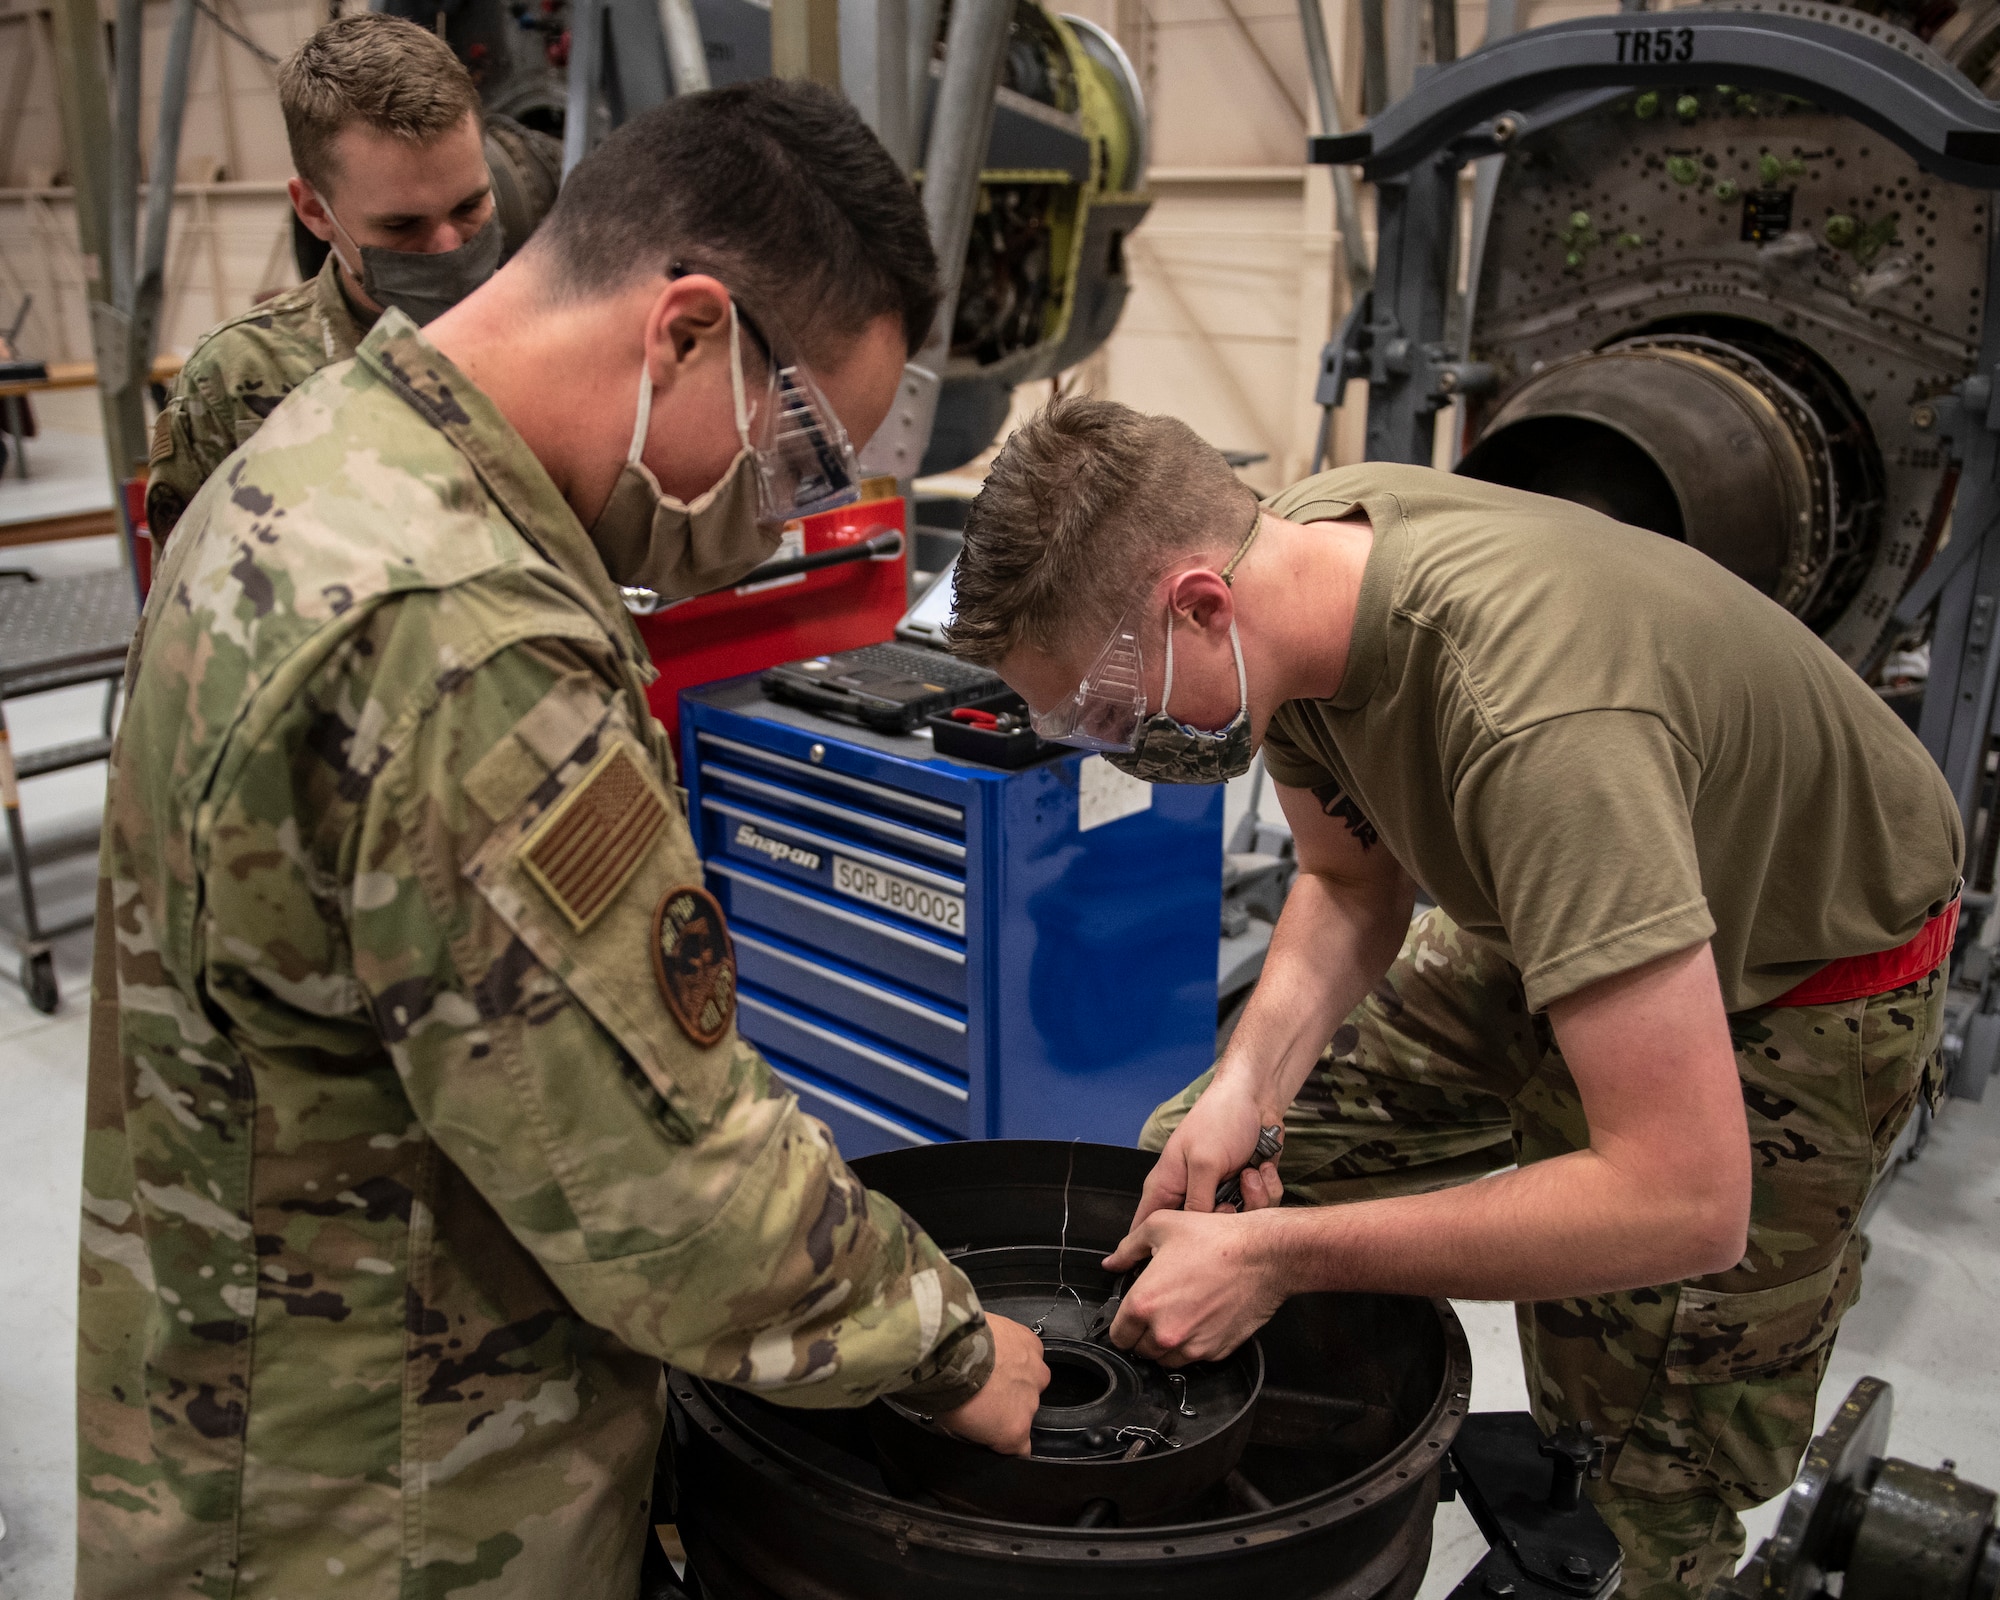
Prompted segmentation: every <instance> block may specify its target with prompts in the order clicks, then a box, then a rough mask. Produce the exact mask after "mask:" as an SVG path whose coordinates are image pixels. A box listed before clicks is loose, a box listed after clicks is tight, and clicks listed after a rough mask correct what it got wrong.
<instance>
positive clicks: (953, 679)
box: [761, 561, 1007, 733]
mask: <svg viewBox="0 0 2000 1600" xmlns="http://www.w3.org/2000/svg"><path fill="white" fill-rule="evenodd" d="M957 571H958V563H957V562H956V561H953V562H952V564H951V565H950V566H948V567H946V568H945V569H944V571H943V572H941V573H939V574H938V576H937V580H936V581H935V582H934V583H932V584H931V586H930V587H929V588H928V589H926V590H925V591H924V592H923V593H922V594H921V595H920V596H919V597H918V598H917V602H916V604H915V605H913V606H911V607H910V609H909V610H908V611H906V612H904V613H903V617H902V620H901V621H900V622H898V623H897V624H896V637H895V640H894V641H892V642H890V643H887V644H870V645H863V646H861V647H860V648H859V649H856V650H841V651H837V652H835V653H834V654H832V655H826V656H812V657H809V658H808V659H807V660H804V661H788V662H786V663H785V664H784V665H783V666H781V667H772V668H771V669H770V670H769V671H767V672H766V673H765V674H764V676H763V679H762V680H761V681H762V683H763V688H764V693H765V694H767V695H769V696H770V697H771V698H772V699H773V700H781V701H784V702H785V703H786V704H788V705H795V706H804V707H805V708H806V709H807V710H810V711H817V712H820V713H822V714H823V715H826V716H832V717H839V718H842V719H843V720H845V721H849V722H858V723H860V724H861V725H862V726H863V727H867V728H873V729H875V730H876V731H877V732H880V733H909V732H911V731H912V730H913V729H916V728H918V727H921V726H922V725H923V723H924V720H925V718H927V717H931V716H934V715H936V714H937V713H939V712H941V711H949V710H950V709H951V708H952V707H953V706H961V705H964V704H965V703H966V702H967V701H969V700H981V699H984V698H985V697H986V696H988V695H995V694H1002V693H1005V692H1006V688H1007V685H1006V684H1005V683H1004V682H1003V681H1002V680H1001V678H1000V675H999V674H998V673H996V672H994V671H992V670H990V669H989V668H986V667H975V666H973V665H972V664H971V663H969V662H965V661H960V660H958V659H956V658H955V657H953V656H951V655H948V654H947V653H946V652H945V648H944V630H945V629H946V628H947V627H948V626H949V625H950V623H951V614H952V599H953V584H954V582H955V579H956V574H957Z"/></svg>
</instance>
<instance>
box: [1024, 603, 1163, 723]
mask: <svg viewBox="0 0 2000 1600" xmlns="http://www.w3.org/2000/svg"><path fill="white" fill-rule="evenodd" d="M1155 581H1157V580H1155ZM1146 587H1147V591H1148V592H1149V593H1150V592H1151V590H1152V587H1153V586H1152V584H1151V583H1148V584H1147V586H1146ZM1138 609H1139V607H1138V606H1136V605H1135V606H1133V607H1131V608H1130V609H1128V610H1127V611H1126V613H1125V615H1124V616H1123V617H1121V618H1120V619H1119V622H1118V626H1117V627H1116V628H1114V629H1113V630H1112V632H1111V639H1110V642H1109V643H1107V644H1106V645H1105V647H1104V649H1103V650H1102V651H1101V652H1099V654H1098V657H1097V660H1096V661H1095V662H1093V663H1092V664H1091V668H1090V670H1089V671H1088V672H1086V673H1085V674H1084V675H1083V681H1082V682H1080V683H1079V684H1077V686H1076V693H1075V694H1073V695H1071V696H1070V697H1069V698H1068V699H1067V700H1064V701H1062V702H1061V703H1060V704H1058V705H1054V706H1051V707H1050V708H1049V709H1048V710H1047V711H1036V712H1034V713H1032V714H1031V715H1030V717H1029V721H1030V723H1031V724H1032V725H1033V727H1034V730H1035V732H1036V733H1038V734H1039V735H1041V737H1042V738H1044V739H1050V740H1053V741H1054V742H1055V743H1057V744H1067V745H1074V746H1075V747H1076V748H1077V749H1079V750H1130V749H1131V748H1132V743H1133V740H1134V739H1135V738H1136V737H1137V736H1138V732H1139V724H1140V723H1142V722H1144V721H1145V720H1146V662H1145V656H1144V654H1143V653H1142V652H1141V650H1140V648H1139V634H1138V631H1137V629H1136V628H1135V627H1134V626H1133V623H1132V615H1133V612H1134V611H1137V610H1138Z"/></svg>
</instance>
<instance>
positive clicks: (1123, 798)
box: [1076, 756, 1153, 833]
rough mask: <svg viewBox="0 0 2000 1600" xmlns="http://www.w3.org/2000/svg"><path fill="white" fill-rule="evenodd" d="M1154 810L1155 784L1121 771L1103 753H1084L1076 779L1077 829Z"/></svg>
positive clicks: (1082, 829)
mask: <svg viewBox="0 0 2000 1600" xmlns="http://www.w3.org/2000/svg"><path fill="white" fill-rule="evenodd" d="M1152 809H1153V786H1152V785H1151V784H1150V783H1146V782H1143V781H1142V780H1140V779H1138V778H1133V777H1129V776H1127V775H1126V774H1125V773H1122V772H1120V771H1119V770H1118V769H1117V768H1116V767H1114V766H1113V765H1112V764H1111V763H1110V762H1108V761H1106V760H1105V759H1104V757H1102V756H1085V757H1084V758H1083V768H1082V770H1081V771H1080V772H1078V773H1077V778H1076V831H1077V832H1078V833H1088V832H1090V830H1091V829H1092V828H1101V827H1103V826H1104V825H1105V823H1107V822H1116V821H1117V820H1118V819H1119V818H1120V817H1129V816H1132V815H1134V814H1135V813H1137V812H1140V811H1151V810H1152Z"/></svg>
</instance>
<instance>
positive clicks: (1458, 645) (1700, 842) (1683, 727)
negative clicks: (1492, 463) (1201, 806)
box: [1251, 462, 1963, 1011]
mask: <svg viewBox="0 0 2000 1600" xmlns="http://www.w3.org/2000/svg"><path fill="white" fill-rule="evenodd" d="M1356 506H1359V507H1361V508H1363V509H1364V510H1365V511H1366V512H1367V514H1368V518H1369V521H1370V522H1371V523H1372V524H1373V526H1374V548H1373V550H1372V551H1371V553H1370V555H1369V557H1368V566H1367V570H1366V573H1365V574H1364V576H1363V579H1362V584H1361V595H1360V602H1359V608H1358V612H1357V615H1356V618H1355V625H1354V638H1353V644H1352V646H1351V648H1350V651H1349V655H1348V662H1347V674H1346V677H1345V679H1344V680H1343V681H1342V683H1341V687H1340V692H1339V693H1338V694H1337V695H1335V696H1334V697H1333V698H1332V699H1330V700H1293V701H1289V702H1287V703H1286V704H1285V705H1283V706H1281V707H1279V709H1278V712H1277V714H1276V715H1275V716H1274V717H1273V718H1272V720H1271V725H1270V729H1269V731H1268V732H1267V733H1266V735H1265V739H1264V747H1263V748H1264V758H1265V761H1266V763H1267V765H1268V767H1269V770H1270V773H1271V776H1272V778H1273V779H1274V780H1275V781H1276V782H1278V783H1283V784H1290V785H1292V786H1294V787H1297V788H1303V789H1310V790H1313V791H1315V793H1316V794H1317V795H1318V797H1319V799H1320V802H1321V804H1322V805H1323V806H1325V807H1326V808H1327V809H1328V811H1329V813H1330V814H1333V815H1337V816H1341V817H1343V818H1344V819H1346V821H1347V822H1348V825H1349V827H1350V828H1352V829H1354V830H1355V831H1356V832H1357V833H1358V834H1359V835H1360V836H1361V837H1363V838H1367V837H1370V833H1369V830H1371V829H1372V830H1373V831H1374V833H1376V834H1379V836H1380V842H1381V847H1383V848H1387V849H1388V850H1389V851H1391V852H1392V853H1393V854H1394V855H1395V857H1396V859H1397V860H1398V861H1400V862H1401V863H1402V864H1403V865H1404V867H1405V868H1407V869H1408V871H1409V872H1410V874H1411V876H1413V877H1414V878H1415V879H1416V880H1417V881H1418V882H1419V883H1420V884H1422V885H1423V887H1424V888H1425V890H1427V891H1428V892H1429V894H1430V895H1431V897H1432V898H1433V899H1435V900H1436V901H1437V903H1438V904H1439V906H1441V907H1442V908H1443V909H1444V911H1445V912H1446V913H1447V914H1448V915H1450V916H1451V917H1452V918H1453V919H1454V920H1455V921H1457V922H1458V923H1459V924H1460V925H1461V926H1462V927H1464V928H1466V929H1468V930H1469V931H1471V932H1473V933H1476V934H1479V935H1481V936H1482V937H1484V938H1487V939H1489V940H1492V941H1493V942H1495V943H1496V944H1498V945H1499V946H1500V947H1501V948H1502V949H1503V950H1504V951H1505V952H1506V953H1507V954H1508V956H1509V959H1511V960H1512V961H1513V962H1514V963H1515V964H1516V965H1518V966H1519V967H1520V969H1521V972H1522V976H1523V978H1524V979H1525V981H1526V986H1527V995H1528V1003H1529V1004H1530V1005H1531V1006H1533V1007H1534V1008H1535V1009H1537V1010H1540V1009H1542V1008H1543V1007H1545V1006H1547V1005H1548V1004H1549V1002H1550V1001H1552V1000H1557V999H1560V998H1561V997H1562V996H1564V995H1566V994H1570V993H1573V992H1574V991H1576V990H1578V989H1581V988H1583V987H1584V986H1585V985H1586V984H1590V983H1594V982H1596V981H1597V980H1598V979H1600V978H1606V977H1610V976H1611V975H1613V974H1614V973H1618V972H1624V971H1627V970H1629V969H1630V968H1632V967H1636V966H1638V965H1640V964H1641V963H1643V962H1646V961H1650V960H1652V959H1653V958H1654V957H1656V956H1661V955H1666V954H1668V953H1670V952H1672V951H1675V950H1682V949H1686V948H1687V947H1688V946H1689V945H1692V944H1697V943H1699V942H1701V941H1702V940H1704V939H1708V940H1712V941H1713V944H1714V951H1715V965H1716V970H1717V973H1718V974H1719V976H1720V978H1721V980H1722V997H1723V1002H1724V1004H1725V1005H1726V1006H1727V1007H1728V1009H1730V1010H1731V1011H1739V1010H1743V1009H1745V1008H1747V1007H1750V1006H1756V1005H1762V1004H1764V1003H1765V1002H1767V1001H1770V1000H1772V999H1775V998H1776V997H1777V996H1779V995H1781V994H1783V993H1784V992H1785V991H1786V990H1787V989H1789V988H1791V987H1792V986H1793V985H1794V984H1796V983H1798V982H1799V981H1800V980H1801V979H1803V978H1806V977H1808V976H1810V975H1811V974H1812V973H1813V972H1815V971H1817V970H1818V969H1819V968H1820V967H1821V966H1823V965H1824V964H1825V963H1826V962H1828V961H1830V960H1832V959H1834V958H1835V957H1838V956H1847V955H1860V954H1863V953H1866V952H1870V951H1877V950H1888V949H1893V948H1894V947H1895V946H1897V945H1899V944H1901V943H1903V942H1904V941H1905V940H1907V939H1909V938H1911V937H1912V936H1913V935H1914V934H1916V932H1917V931H1918V930H1919V929H1920V928H1922V926H1923V924H1924V922H1925V920H1926V919H1927V918H1929V917H1931V916H1934V915H1935V914H1936V913H1937V912H1939V911H1940V910H1942V909H1943V907H1944V905H1945V903H1946V901H1947V900H1948V899H1949V898H1950V896H1951V894H1952V892H1953V887H1954V885H1955V884H1956V882H1957V878H1958V870H1959V858H1960V855H1961V852H1962V850H1963V840H1962V838H1961V836H1960V830H1959V819H1958V808H1957V807H1956V805H1955V804H1954V803H1953V800H1952V796H1951V791H1950V790H1949V789H1948V788H1947V787H1946V785H1945V781H1944V778H1943V776H1942V774H1940V773H1939V771H1938V769H1937V766H1936V764H1935V763H1933V762H1932V760H1931V758H1930V756H1929V755H1928V754H1927V753H1926V752H1925V750H1924V748H1923V746H1922V745H1921V744H1919V743H1918V742H1917V740H1916V738H1915V736H1914V735H1913V734H1911V733H1910V731H1909V730H1908V729H1907V728H1906V727H1904V725H1903V724H1902V723H1901V722H1900V721H1899V720H1898V719H1897V717H1896V715H1895V714H1894V713H1893V712H1892V711H1890V710H1889V709H1888V707H1887V706H1885V705H1884V704H1883V703H1882V701H1881V699H1880V698H1879V697H1878V696H1877V695H1876V694H1875V693H1874V692H1873V691H1872V690H1870V689H1869V688H1868V686H1867V685H1866V684H1864V683H1863V682H1862V681H1861V680H1860V678H1858V677H1857V676H1856V675H1855V674H1854V673H1853V672H1852V671H1851V670H1850V669H1849V668H1848V667H1846V666H1845V665H1843V664H1842V662H1841V661H1840V659H1839V658H1838V657H1837V656H1835V655H1834V654H1833V652H1832V651H1831V650H1829V649H1828V648H1827V647H1826V646H1825V645H1824V644H1823V643H1821V641H1820V640H1819V639H1818V638H1817V637H1815V636H1814V634H1813V633H1812V631H1811V630H1810V629H1809V628H1807V627H1806V626H1805V625H1804V624H1803V623H1801V622H1800V621H1799V620H1798V619H1797V618H1795V617H1793V616H1792V615H1791V614H1790V613H1788V612H1786V611H1785V610H1784V609H1783V608H1781V607H1780V606H1778V605H1777V604H1775V603H1774V602H1773V601H1771V600H1769V599H1766V598H1765V597H1764V596H1763V595H1761V594H1759V593H1758V592H1757V591H1756V590H1754V589H1752V588H1751V587H1750V586H1749V585H1748V584H1746V583H1744V582H1743V581H1742V580H1741V579H1739V578H1737V577H1734V576H1733V575H1731V574H1730V573H1729V572H1727V571H1725V570H1724V569H1723V568H1722V567H1720V566H1718V565H1717V564H1716V563H1715V562H1714V561H1712V560H1711V559H1709V558H1708V557H1707V556H1704V555H1702V554H1700V553H1699V552H1697V551H1695V550H1692V549H1690V548H1689V547H1688V546H1686V545H1684V544H1680V543H1677V542H1675V541H1673V540H1671V539H1665V538H1662V537H1660V536H1659V535H1658V534H1654V533H1647V532H1644V531H1642V530H1640V529H1636V528H1629V527H1626V526H1624V525H1623V524H1621V523H1617V522H1613V521H1611V520H1610V519H1609V518H1607V517H1603V516H1600V515H1598V514H1597V513H1595V512H1592V511H1587V510H1585V509H1583V508H1582V507H1581V506H1576V505H1572V504H1570V503H1569V502H1567V501H1563V500H1552V499H1548V498H1546V497H1544V496H1541V495H1531V494H1524V493H1521V492H1520V491H1518V490H1514V489H1503V488H1499V487H1497V486H1495V485H1492V484H1487V483H1479V482H1475V481H1473V480H1470V479H1466V478H1459V477H1454V476H1452V475H1451V474H1449V473H1442V472H1433V471H1431V470H1430V469H1428V468H1425V467H1408V466H1395V465H1390V464H1387V463H1381V462H1370V463H1366V464H1364V465H1361V466H1355V467H1343V468H1341V469H1339V470H1337V471H1334V472H1328V473H1323V474H1321V475H1320V476H1318V477H1316V478H1309V479H1307V480H1306V481H1305V482H1304V483H1301V484H1298V485H1295V486H1294V487H1293V488H1290V489H1287V490H1286V491H1285V492H1284V493H1282V494H1280V495H1278V496H1277V497H1276V498H1275V499H1273V500H1272V501H1271V502H1270V503H1269V509H1270V510H1271V511H1273V512H1275V513H1276V514H1277V515H1279V516H1282V517H1286V518H1288V519H1290V520H1292V521H1294V522H1315V521H1325V520H1330V519H1332V518H1336V517H1340V516H1344V515H1347V514H1349V513H1350V512H1351V511H1353V510H1354V508H1355V507H1356ZM1251 559H1253V560H1254V559H1255V557H1254V555H1253V556H1252V558H1251Z"/></svg>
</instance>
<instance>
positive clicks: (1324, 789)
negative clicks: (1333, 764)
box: [1313, 783, 1379, 850]
mask: <svg viewBox="0 0 2000 1600" xmlns="http://www.w3.org/2000/svg"><path fill="white" fill-rule="evenodd" d="M1313 798H1314V799H1315V800H1317V801H1318V802H1319V808H1320V810H1321V811H1323V812H1325V813H1326V814H1327V815H1328V816H1329V817H1335V818H1338V819H1339V820H1340V821H1342V822H1344V823H1346V824H1347V831H1348V832H1349V833H1351V834H1353V835H1354V837H1355V839H1356V840H1357V841H1359V843H1360V845H1361V848H1362V849H1363V850H1367V849H1371V848H1372V847H1373V846H1374V844H1375V842H1376V839H1377V838H1378V837H1379V835H1377V833H1376V832H1375V824H1374V823H1372V822H1370V821H1369V820H1368V819H1367V818H1366V817H1365V816H1363V815H1362V814H1361V808H1360V807H1359V806H1358V805H1356V804H1355V803H1354V802H1353V800H1352V799H1350V798H1349V797H1348V794H1347V791H1346V790H1345V789H1343V788H1341V786H1340V785H1339V784H1337V783H1323V784H1321V785H1320V786H1319V787H1318V788H1316V789H1314V790H1313Z"/></svg>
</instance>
